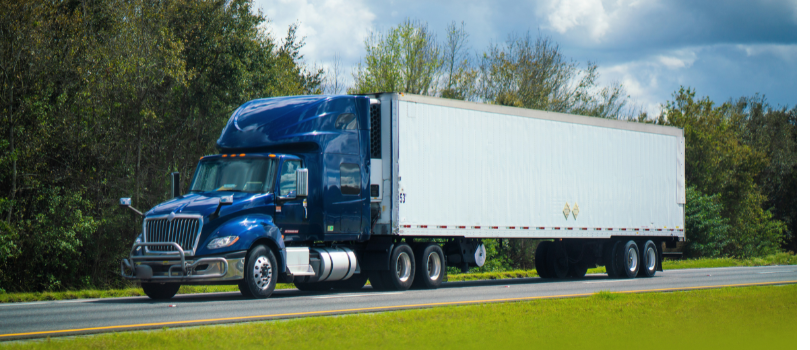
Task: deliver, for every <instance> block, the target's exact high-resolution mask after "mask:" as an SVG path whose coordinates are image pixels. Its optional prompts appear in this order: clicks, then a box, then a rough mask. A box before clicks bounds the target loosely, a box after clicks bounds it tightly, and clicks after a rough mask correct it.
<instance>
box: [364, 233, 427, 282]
mask: <svg viewBox="0 0 810 350" xmlns="http://www.w3.org/2000/svg"><path fill="white" fill-rule="evenodd" d="M389 259H390V261H389V265H388V266H390V267H391V268H390V269H389V270H387V271H377V273H372V274H371V276H369V279H370V280H371V286H372V287H373V288H374V289H380V290H407V289H408V288H410V287H411V285H412V284H413V280H414V270H415V267H416V266H415V265H416V264H415V263H414V261H415V259H414V256H413V250H412V249H411V247H410V246H408V244H406V243H399V244H397V245H396V246H394V249H393V250H392V251H391V256H390V257H389Z"/></svg>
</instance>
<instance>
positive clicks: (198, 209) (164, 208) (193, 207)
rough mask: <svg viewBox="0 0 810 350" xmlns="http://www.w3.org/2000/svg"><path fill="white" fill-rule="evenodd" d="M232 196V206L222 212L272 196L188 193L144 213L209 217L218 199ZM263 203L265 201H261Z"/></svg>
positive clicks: (211, 192)
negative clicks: (172, 213)
mask: <svg viewBox="0 0 810 350" xmlns="http://www.w3.org/2000/svg"><path fill="white" fill-rule="evenodd" d="M230 195H233V204H231V205H226V206H223V207H222V210H223V211H224V210H225V209H228V211H232V210H238V209H240V208H244V207H245V206H252V205H251V204H253V203H254V202H256V201H255V200H256V199H258V198H265V199H271V200H272V196H273V195H272V194H267V193H263V194H257V193H246V192H229V191H210V192H197V193H189V194H186V195H183V196H181V197H178V198H175V199H172V200H170V201H167V202H163V203H160V204H158V205H156V206H155V207H153V208H152V209H150V210H149V211H148V212H146V216H153V215H165V214H169V213H171V212H174V213H177V214H180V213H185V214H200V215H202V216H203V217H207V216H209V215H211V214H212V213H213V212H214V211H215V210H216V209H217V205H219V198H220V197H223V196H230ZM268 196H269V197H270V198H267V197H268ZM261 202H262V203H264V202H265V201H264V200H263V201H261Z"/></svg>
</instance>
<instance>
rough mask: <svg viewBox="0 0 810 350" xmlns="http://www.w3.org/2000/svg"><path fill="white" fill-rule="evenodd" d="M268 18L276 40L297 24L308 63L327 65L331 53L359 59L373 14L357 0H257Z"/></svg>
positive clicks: (330, 59)
mask: <svg viewBox="0 0 810 350" xmlns="http://www.w3.org/2000/svg"><path fill="white" fill-rule="evenodd" d="M256 7H257V8H261V9H262V11H263V12H264V14H265V16H266V17H267V18H268V19H269V20H270V23H269V25H268V27H269V28H270V30H271V32H272V33H273V36H274V37H275V38H276V39H277V40H280V39H282V38H283V37H284V36H285V35H286V33H287V28H288V27H289V25H290V24H293V23H295V22H299V23H300V27H299V30H298V36H299V38H300V37H306V40H305V43H306V45H304V48H303V49H302V53H303V54H304V56H305V59H306V61H307V62H308V63H317V64H329V63H331V61H332V58H333V57H334V55H335V54H338V55H340V56H341V58H342V60H343V61H344V62H355V61H359V60H360V58H361V57H362V56H363V54H364V53H365V51H364V49H363V39H364V38H365V36H366V34H367V33H368V31H369V30H371V29H372V22H373V21H374V19H375V18H376V16H375V15H374V14H373V13H372V12H371V11H369V10H368V6H365V5H364V4H363V3H362V2H361V1H357V0H356V1H348V0H257V1H256Z"/></svg>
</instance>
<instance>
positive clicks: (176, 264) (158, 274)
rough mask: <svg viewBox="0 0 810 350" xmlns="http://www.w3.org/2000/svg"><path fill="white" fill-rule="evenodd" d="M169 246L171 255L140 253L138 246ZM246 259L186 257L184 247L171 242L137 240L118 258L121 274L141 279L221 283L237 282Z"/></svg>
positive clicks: (242, 273) (130, 278)
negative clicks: (128, 252) (136, 253)
mask: <svg viewBox="0 0 810 350" xmlns="http://www.w3.org/2000/svg"><path fill="white" fill-rule="evenodd" d="M144 246H164V247H165V246H170V247H174V249H175V252H174V254H161V255H139V256H135V255H134V252H135V250H136V249H137V248H138V247H144ZM244 267H245V258H244V257H238V258H228V259H226V258H224V257H205V258H199V259H194V258H189V259H186V256H185V253H184V252H183V248H182V247H180V245H179V244H177V243H174V242H149V243H136V244H135V245H133V246H132V250H131V251H130V254H129V258H128V259H122V260H121V277H123V278H125V279H128V280H139V281H141V282H162V283H165V282H177V283H182V282H192V281H193V282H221V281H238V280H240V279H242V278H243V276H244Z"/></svg>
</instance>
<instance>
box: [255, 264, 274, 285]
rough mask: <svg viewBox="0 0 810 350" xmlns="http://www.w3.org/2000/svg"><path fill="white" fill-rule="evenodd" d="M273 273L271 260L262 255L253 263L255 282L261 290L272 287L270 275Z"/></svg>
mask: <svg viewBox="0 0 810 350" xmlns="http://www.w3.org/2000/svg"><path fill="white" fill-rule="evenodd" d="M272 275H273V265H270V260H269V259H267V257H266V256H264V255H262V256H260V257H259V258H258V259H256V262H255V263H254V264H253V283H255V284H256V287H259V290H267V288H270V277H271V276H272Z"/></svg>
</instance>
